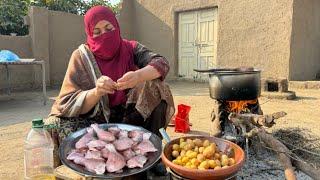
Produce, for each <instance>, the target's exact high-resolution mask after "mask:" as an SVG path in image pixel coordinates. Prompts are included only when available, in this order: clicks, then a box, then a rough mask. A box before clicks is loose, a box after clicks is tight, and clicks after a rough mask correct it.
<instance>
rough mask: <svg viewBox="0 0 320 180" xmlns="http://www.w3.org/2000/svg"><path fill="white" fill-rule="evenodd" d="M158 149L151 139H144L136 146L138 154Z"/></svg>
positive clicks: (135, 149)
mask: <svg viewBox="0 0 320 180" xmlns="http://www.w3.org/2000/svg"><path fill="white" fill-rule="evenodd" d="M156 151H158V150H157V149H156V148H155V147H154V145H153V144H152V142H151V141H150V140H143V141H142V142H141V143H140V144H138V145H137V146H135V147H134V152H135V153H136V154H140V155H145V154H146V153H148V152H156Z"/></svg>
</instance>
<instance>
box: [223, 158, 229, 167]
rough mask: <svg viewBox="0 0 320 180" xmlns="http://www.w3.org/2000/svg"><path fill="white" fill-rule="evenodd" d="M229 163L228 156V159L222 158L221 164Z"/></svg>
mask: <svg viewBox="0 0 320 180" xmlns="http://www.w3.org/2000/svg"><path fill="white" fill-rule="evenodd" d="M228 163H229V160H228V158H227V159H221V165H222V166H227V165H228Z"/></svg>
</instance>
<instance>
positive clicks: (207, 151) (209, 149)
mask: <svg viewBox="0 0 320 180" xmlns="http://www.w3.org/2000/svg"><path fill="white" fill-rule="evenodd" d="M203 155H204V156H205V157H206V158H210V157H212V156H213V155H214V150H213V149H212V147H210V146H208V147H206V148H205V149H204V150H203Z"/></svg>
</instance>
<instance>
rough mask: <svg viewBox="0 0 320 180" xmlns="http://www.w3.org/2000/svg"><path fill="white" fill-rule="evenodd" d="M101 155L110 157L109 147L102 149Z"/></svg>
mask: <svg viewBox="0 0 320 180" xmlns="http://www.w3.org/2000/svg"><path fill="white" fill-rule="evenodd" d="M101 156H102V157H103V158H105V159H108V156H109V150H108V149H107V148H104V149H102V150H101Z"/></svg>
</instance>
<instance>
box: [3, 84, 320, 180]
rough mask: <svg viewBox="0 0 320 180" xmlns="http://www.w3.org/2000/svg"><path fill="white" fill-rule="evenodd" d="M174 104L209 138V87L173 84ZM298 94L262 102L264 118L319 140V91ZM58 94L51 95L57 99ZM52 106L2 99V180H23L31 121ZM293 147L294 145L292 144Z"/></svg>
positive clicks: (34, 98)
mask: <svg viewBox="0 0 320 180" xmlns="http://www.w3.org/2000/svg"><path fill="white" fill-rule="evenodd" d="M170 85H171V87H172V92H173V95H174V100H175V104H176V105H178V104H180V103H184V104H188V105H190V106H191V107H192V109H191V113H190V121H191V123H192V124H193V126H192V131H191V132H190V133H192V134H199V133H208V134H210V123H209V121H210V113H211V110H212V105H213V101H212V99H210V97H209V92H208V87H207V84H206V83H192V82H171V83H170ZM290 90H293V91H295V92H296V94H297V96H298V98H297V99H296V100H292V101H288V100H278V99H266V98H263V97H262V98H260V99H259V100H260V104H261V107H262V110H263V111H264V113H265V114H268V113H273V112H277V111H285V112H287V113H288V115H287V116H286V117H284V118H282V119H280V120H279V121H278V122H277V124H276V125H275V126H274V128H273V129H271V130H275V129H281V128H294V127H298V128H304V129H306V131H309V132H310V133H311V134H313V135H315V136H318V137H320V128H319V122H320V111H319V110H318V106H319V104H320V90H301V89H290ZM57 93H58V91H57V90H51V91H49V95H50V96H55V95H56V94H57ZM51 104H52V102H51V103H49V105H47V106H42V102H41V92H36V93H31V92H30V93H29V92H27V93H17V94H14V95H13V98H8V97H5V96H0V126H1V127H0V144H1V146H0V152H1V153H0V179H23V145H24V138H25V135H26V134H27V132H28V130H29V128H30V126H31V123H30V120H31V119H32V118H37V117H44V116H46V114H47V113H48V112H49V110H50V105H51ZM168 132H169V134H170V136H171V137H172V138H174V137H180V136H183V135H184V134H178V133H174V129H173V128H168ZM293 143H294V142H293Z"/></svg>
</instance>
